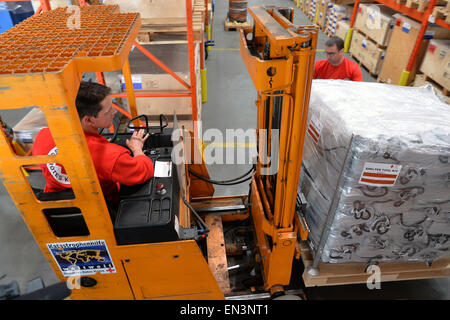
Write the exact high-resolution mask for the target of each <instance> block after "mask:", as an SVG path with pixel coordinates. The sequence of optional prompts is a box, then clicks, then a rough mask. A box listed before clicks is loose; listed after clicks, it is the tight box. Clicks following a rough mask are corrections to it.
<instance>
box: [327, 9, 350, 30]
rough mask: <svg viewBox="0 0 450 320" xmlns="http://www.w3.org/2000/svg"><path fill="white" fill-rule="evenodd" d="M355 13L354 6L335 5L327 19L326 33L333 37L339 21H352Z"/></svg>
mask: <svg viewBox="0 0 450 320" xmlns="http://www.w3.org/2000/svg"><path fill="white" fill-rule="evenodd" d="M352 12H353V5H345V4H335V3H334V4H333V5H332V7H331V8H330V9H329V13H328V18H327V27H326V33H327V34H328V35H329V36H333V35H334V33H335V32H336V26H337V23H338V22H339V21H350V18H351V16H352Z"/></svg>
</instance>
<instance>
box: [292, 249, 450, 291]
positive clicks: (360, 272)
mask: <svg viewBox="0 0 450 320" xmlns="http://www.w3.org/2000/svg"><path fill="white" fill-rule="evenodd" d="M300 248H301V258H302V261H303V264H304V266H305V271H304V272H303V281H304V283H305V286H306V287H315V286H333V285H345V284H356V283H367V280H368V279H369V277H370V276H371V275H372V274H371V273H367V272H366V270H367V267H368V265H367V264H365V263H341V264H336V263H322V262H320V263H319V265H318V269H319V275H317V276H312V275H310V274H309V273H308V272H307V271H308V269H309V268H310V267H311V266H312V265H313V261H314V258H313V255H312V252H311V250H310V249H309V247H308V245H307V244H306V243H305V242H302V243H301V245H300ZM378 267H379V268H380V271H381V275H380V280H381V282H389V281H400V280H417V279H429V278H443V277H449V276H450V258H447V259H441V260H438V261H435V262H434V263H433V264H432V265H431V266H427V264H426V263H425V262H385V263H380V264H379V265H378Z"/></svg>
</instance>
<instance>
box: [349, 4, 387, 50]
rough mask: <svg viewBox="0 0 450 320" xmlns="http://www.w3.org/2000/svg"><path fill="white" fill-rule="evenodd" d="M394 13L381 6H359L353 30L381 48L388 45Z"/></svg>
mask: <svg viewBox="0 0 450 320" xmlns="http://www.w3.org/2000/svg"><path fill="white" fill-rule="evenodd" d="M395 13H396V11H394V10H392V9H390V8H388V7H385V6H383V5H381V4H363V3H362V4H360V5H359V7H358V12H357V14H356V20H355V25H354V28H355V29H358V30H360V31H361V32H362V33H364V34H365V35H367V36H368V37H370V38H371V39H372V40H373V41H375V42H376V43H378V44H379V45H381V46H387V45H388V43H389V39H390V36H391V34H392V29H393V27H394V23H395V18H394V17H393V15H394V14H395Z"/></svg>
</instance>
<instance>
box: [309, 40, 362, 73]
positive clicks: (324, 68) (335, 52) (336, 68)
mask: <svg viewBox="0 0 450 320" xmlns="http://www.w3.org/2000/svg"><path fill="white" fill-rule="evenodd" d="M325 52H326V54H327V60H319V61H316V64H315V66H314V79H343V80H351V81H363V77H362V72H361V69H360V68H359V66H358V64H357V63H356V62H354V61H352V60H350V59H348V58H346V57H344V40H342V39H341V38H339V37H331V38H330V39H328V40H327V41H326V42H325Z"/></svg>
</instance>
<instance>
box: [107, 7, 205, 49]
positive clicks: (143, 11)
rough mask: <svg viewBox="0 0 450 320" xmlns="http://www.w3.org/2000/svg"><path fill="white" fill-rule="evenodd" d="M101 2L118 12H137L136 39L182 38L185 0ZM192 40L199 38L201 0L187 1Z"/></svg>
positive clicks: (142, 42)
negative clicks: (138, 16)
mask: <svg viewBox="0 0 450 320" xmlns="http://www.w3.org/2000/svg"><path fill="white" fill-rule="evenodd" d="M104 4H117V5H119V7H120V11H121V12H139V13H140V15H141V18H142V26H141V30H140V31H139V35H138V41H139V42H140V43H141V44H146V43H153V44H155V41H159V42H160V43H161V41H171V40H177V41H180V40H186V34H187V33H186V32H187V22H186V0H152V1H148V0H137V1H128V0H104ZM191 4H192V27H193V31H194V41H196V42H199V41H202V37H203V31H204V24H205V2H204V0H191Z"/></svg>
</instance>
